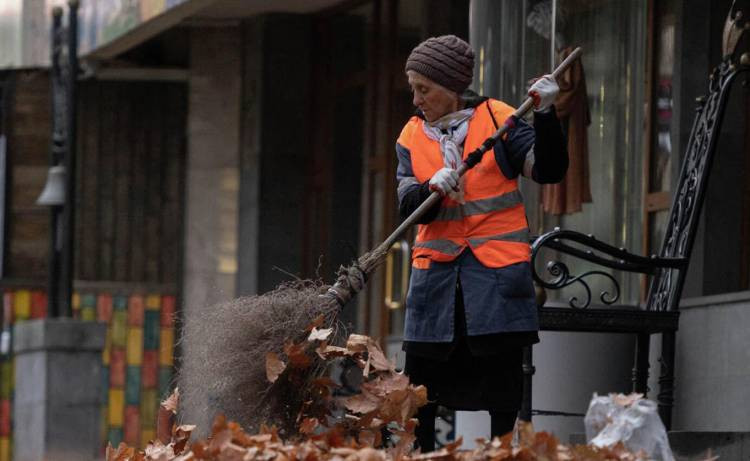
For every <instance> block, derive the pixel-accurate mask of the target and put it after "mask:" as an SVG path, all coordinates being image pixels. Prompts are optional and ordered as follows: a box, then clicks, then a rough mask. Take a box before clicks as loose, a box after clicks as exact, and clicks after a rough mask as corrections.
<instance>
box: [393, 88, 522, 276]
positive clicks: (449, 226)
mask: <svg viewBox="0 0 750 461" xmlns="http://www.w3.org/2000/svg"><path fill="white" fill-rule="evenodd" d="M488 108H491V109H492V114H493V116H494V120H493V117H492V116H490V111H489V110H488ZM513 111H514V109H513V108H512V107H510V106H508V105H507V104H505V103H503V102H501V101H497V100H493V99H489V100H487V101H486V102H483V103H482V104H480V105H479V106H477V107H476V110H475V111H474V115H472V117H471V118H470V119H469V131H468V133H467V135H466V139H465V140H464V152H463V158H464V160H465V159H466V156H467V155H468V154H469V153H471V152H472V151H473V150H474V149H476V148H477V147H479V146H480V145H481V144H482V143H483V142H484V140H485V139H487V138H488V137H489V136H491V135H492V134H493V133H494V132H495V131H496V130H497V126H496V124H495V123H496V121H497V122H499V123H503V122H505V120H506V119H508V117H510V116H511V114H513ZM423 124H424V120H422V119H421V118H419V117H416V116H414V117H412V118H411V119H410V120H409V122H408V123H407V124H406V126H405V127H404V129H403V130H402V131H401V135H400V136H399V138H398V142H399V144H401V145H402V146H404V147H405V148H406V149H408V150H409V152H410V153H411V164H412V170H413V172H414V176H415V178H416V179H417V181H419V182H420V183H424V182H425V181H428V180H429V179H430V178H431V177H432V176H433V175H434V174H435V173H436V172H437V171H438V170H439V169H441V168H443V167H444V166H445V165H444V163H443V156H442V154H441V153H440V144H439V143H438V142H437V141H434V140H432V139H430V138H428V137H427V135H426V134H425V132H424V128H423ZM464 177H465V178H466V179H465V182H464V201H465V203H463V204H460V203H458V202H456V201H454V200H452V199H451V198H449V197H445V198H443V200H442V202H440V211H439V212H438V214H437V217H436V218H435V219H434V220H433V221H432V222H430V223H429V224H420V225H419V228H418V232H417V239H416V243H415V245H414V250H413V252H412V265H413V266H414V267H415V268H418V269H427V268H429V266H430V261H440V262H446V261H452V260H453V259H455V258H456V257H457V256H458V255H460V254H461V252H463V251H464V249H465V248H466V247H467V246H468V247H470V248H471V250H472V251H473V252H474V255H475V256H476V257H477V259H479V261H480V262H481V263H482V264H484V265H485V266H487V267H494V268H497V267H505V266H508V265H511V264H514V263H518V262H523V261H530V256H531V255H530V249H529V226H528V223H527V221H526V212H525V210H524V207H523V200H522V197H521V193H520V191H519V190H518V180H517V179H508V178H506V177H505V175H503V173H502V171H500V167H499V166H498V164H497V162H496V160H495V156H494V155H492V154H491V153H490V152H488V153H487V154H486V155H484V157H483V158H482V161H481V162H479V163H478V164H477V165H476V166H475V167H474V168H472V169H470V170H469V171H467V172H466V174H465V175H464Z"/></svg>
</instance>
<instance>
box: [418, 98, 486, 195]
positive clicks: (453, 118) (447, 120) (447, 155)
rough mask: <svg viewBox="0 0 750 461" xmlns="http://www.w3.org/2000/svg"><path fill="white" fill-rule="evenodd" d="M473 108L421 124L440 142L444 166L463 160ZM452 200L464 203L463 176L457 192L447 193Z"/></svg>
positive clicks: (456, 166) (450, 166)
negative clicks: (464, 145)
mask: <svg viewBox="0 0 750 461" xmlns="http://www.w3.org/2000/svg"><path fill="white" fill-rule="evenodd" d="M472 115H474V108H469V109H464V110H459V111H458V112H452V113H450V114H447V115H444V116H442V117H440V118H439V119H437V120H435V121H434V122H428V121H425V122H424V124H423V125H422V126H423V127H424V133H425V134H426V135H427V137H428V138H430V139H432V140H433V141H437V142H438V143H440V154H441V155H442V156H443V165H445V167H446V168H453V169H456V168H458V167H459V166H460V165H461V162H462V161H463V149H462V146H463V144H464V140H465V139H466V134H467V133H468V132H469V119H470V118H471V116H472ZM448 195H449V197H451V198H452V199H453V200H455V201H457V202H459V203H464V178H463V177H461V181H460V182H459V186H458V192H451V193H449V194H448Z"/></svg>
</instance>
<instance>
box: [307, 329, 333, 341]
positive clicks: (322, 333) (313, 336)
mask: <svg viewBox="0 0 750 461" xmlns="http://www.w3.org/2000/svg"><path fill="white" fill-rule="evenodd" d="M331 333H333V328H322V329H320V330H319V329H317V328H315V327H313V329H312V331H311V332H310V336H308V337H307V340H308V341H325V340H327V339H328V337H329V336H331Z"/></svg>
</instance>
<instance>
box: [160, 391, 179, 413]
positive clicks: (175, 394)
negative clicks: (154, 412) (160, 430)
mask: <svg viewBox="0 0 750 461" xmlns="http://www.w3.org/2000/svg"><path fill="white" fill-rule="evenodd" d="M179 403H180V388H179V387H175V388H174V391H172V394H170V396H169V397H167V398H166V399H165V400H164V401H163V402H162V403H161V407H163V408H164V409H165V410H169V411H171V412H172V413H174V414H177V407H178V405H179Z"/></svg>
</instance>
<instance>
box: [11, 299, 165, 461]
mask: <svg viewBox="0 0 750 461" xmlns="http://www.w3.org/2000/svg"><path fill="white" fill-rule="evenodd" d="M72 301H73V315H74V317H76V318H79V319H81V320H89V321H98V322H103V323H106V324H107V336H106V342H105V348H104V351H103V352H102V365H103V369H102V372H103V373H102V384H103V386H102V397H101V399H102V413H101V435H102V437H103V439H104V444H105V445H106V443H107V442H109V443H111V444H112V445H114V446H117V445H118V444H119V443H120V442H122V441H124V442H127V443H128V444H130V445H133V446H140V447H145V446H146V444H148V442H149V441H151V440H153V439H154V438H155V436H156V414H157V409H158V405H159V402H160V401H161V399H163V398H165V397H166V396H167V395H168V393H169V392H170V391H171V390H172V389H171V387H172V384H173V383H172V379H173V375H174V370H173V363H174V357H173V356H172V355H173V353H174V337H175V336H174V334H175V333H174V316H175V305H176V298H175V296H172V295H160V294H153V293H138V294H130V295H125V294H121V293H105V292H101V293H93V292H82V293H79V292H76V293H75V294H74V295H73V300H72ZM2 303H3V304H2V308H3V309H2V316H3V325H5V326H6V328H8V330H9V331H12V325H13V323H14V322H18V321H23V320H26V319H33V318H42V317H45V316H46V315H47V296H46V294H45V293H44V292H43V291H41V290H22V289H14V290H11V289H5V290H3V293H2ZM13 376H14V360H13V357H12V356H3V355H0V461H10V460H11V459H12V456H13V454H12V446H13V442H12V433H13V421H12V411H13V410H12V408H13V405H12V402H13V383H14V378H13Z"/></svg>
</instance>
